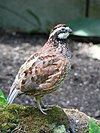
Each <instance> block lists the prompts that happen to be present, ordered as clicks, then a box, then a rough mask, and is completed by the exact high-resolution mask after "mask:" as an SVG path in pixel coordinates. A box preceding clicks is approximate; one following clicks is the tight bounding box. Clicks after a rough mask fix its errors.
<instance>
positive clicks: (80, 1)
mask: <svg viewBox="0 0 100 133" xmlns="http://www.w3.org/2000/svg"><path fill="white" fill-rule="evenodd" d="M99 18H100V0H36V1H35V0H3V1H2V0H0V27H2V28H4V29H10V30H12V31H15V32H25V33H34V32H35V33H48V31H49V30H50V29H51V28H52V27H53V26H54V25H55V24H58V23H66V24H67V23H68V25H69V26H71V27H72V29H73V30H74V34H76V35H83V36H100V20H99ZM90 23H91V24H90Z"/></svg>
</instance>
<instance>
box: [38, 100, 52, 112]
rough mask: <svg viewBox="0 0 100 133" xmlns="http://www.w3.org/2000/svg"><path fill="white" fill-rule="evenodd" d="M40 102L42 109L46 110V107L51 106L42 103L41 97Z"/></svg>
mask: <svg viewBox="0 0 100 133" xmlns="http://www.w3.org/2000/svg"><path fill="white" fill-rule="evenodd" d="M40 103H41V105H42V107H43V110H44V111H46V110H48V109H51V107H49V106H48V105H45V104H44V102H43V100H42V99H41V100H40Z"/></svg>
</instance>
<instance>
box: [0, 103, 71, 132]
mask: <svg viewBox="0 0 100 133" xmlns="http://www.w3.org/2000/svg"><path fill="white" fill-rule="evenodd" d="M46 113H47V115H44V114H42V113H41V112H40V111H39V110H38V109H36V108H33V107H29V106H20V105H16V104H12V105H10V106H6V107H1V108H0V130H1V132H2V133H5V132H6V133H10V132H12V131H15V132H22V131H24V132H27V133H30V132H31V133H34V132H35V133H40V132H44V133H56V132H57V131H58V130H62V127H63V130H66V131H67V129H68V128H69V121H68V118H67V116H66V114H65V113H64V111H63V110H62V109H61V108H59V107H55V106H54V107H52V109H50V110H48V111H47V112H46ZM59 127H60V128H59ZM64 128H65V129H64ZM60 133H61V132H60ZM62 133H63V132H62Z"/></svg>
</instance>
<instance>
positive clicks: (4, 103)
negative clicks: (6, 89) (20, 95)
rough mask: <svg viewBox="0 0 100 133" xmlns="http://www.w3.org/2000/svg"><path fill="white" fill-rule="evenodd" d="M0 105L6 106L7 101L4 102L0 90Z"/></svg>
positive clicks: (4, 99)
mask: <svg viewBox="0 0 100 133" xmlns="http://www.w3.org/2000/svg"><path fill="white" fill-rule="evenodd" d="M0 105H4V106H6V105H7V100H6V98H5V96H4V94H3V92H2V90H0Z"/></svg>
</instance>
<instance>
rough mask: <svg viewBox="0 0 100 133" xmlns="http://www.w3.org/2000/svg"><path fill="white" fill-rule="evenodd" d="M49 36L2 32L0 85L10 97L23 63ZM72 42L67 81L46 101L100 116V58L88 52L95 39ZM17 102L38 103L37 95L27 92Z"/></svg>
mask: <svg viewBox="0 0 100 133" xmlns="http://www.w3.org/2000/svg"><path fill="white" fill-rule="evenodd" d="M46 40H47V36H46V35H22V34H21V35H20V34H15V33H12V34H10V33H4V32H3V33H2V32H1V33H0V89H2V90H3V91H4V93H5V95H6V97H7V95H8V93H9V89H10V86H11V84H12V83H13V81H14V78H15V75H16V74H17V72H18V70H19V68H20V66H21V65H22V64H23V63H24V61H25V60H26V59H27V57H29V55H31V54H32V53H34V52H35V51H36V50H37V49H39V48H40V47H41V46H42V45H43V44H44V43H45V42H46ZM69 43H70V49H71V51H72V53H73V57H72V68H71V72H70V73H69V76H68V77H67V79H66V81H65V83H64V85H63V86H62V87H61V88H60V89H59V90H57V91H56V92H54V93H52V94H49V95H47V96H46V97H45V98H44V102H45V103H46V104H49V105H52V104H56V105H59V106H61V107H65V108H77V109H79V110H80V111H83V112H85V113H86V114H87V115H89V116H94V117H96V118H100V82H99V81H100V61H99V60H97V59H93V58H91V57H89V56H88V50H87V49H88V48H89V47H90V45H91V43H81V42H75V41H69ZM84 48H85V50H84ZM84 51H85V52H84ZM86 51H87V52H86ZM14 102H16V103H18V104H23V105H32V106H33V105H34V103H35V102H34V98H33V97H29V96H25V95H23V96H21V97H18V98H16V100H15V101H14Z"/></svg>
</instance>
